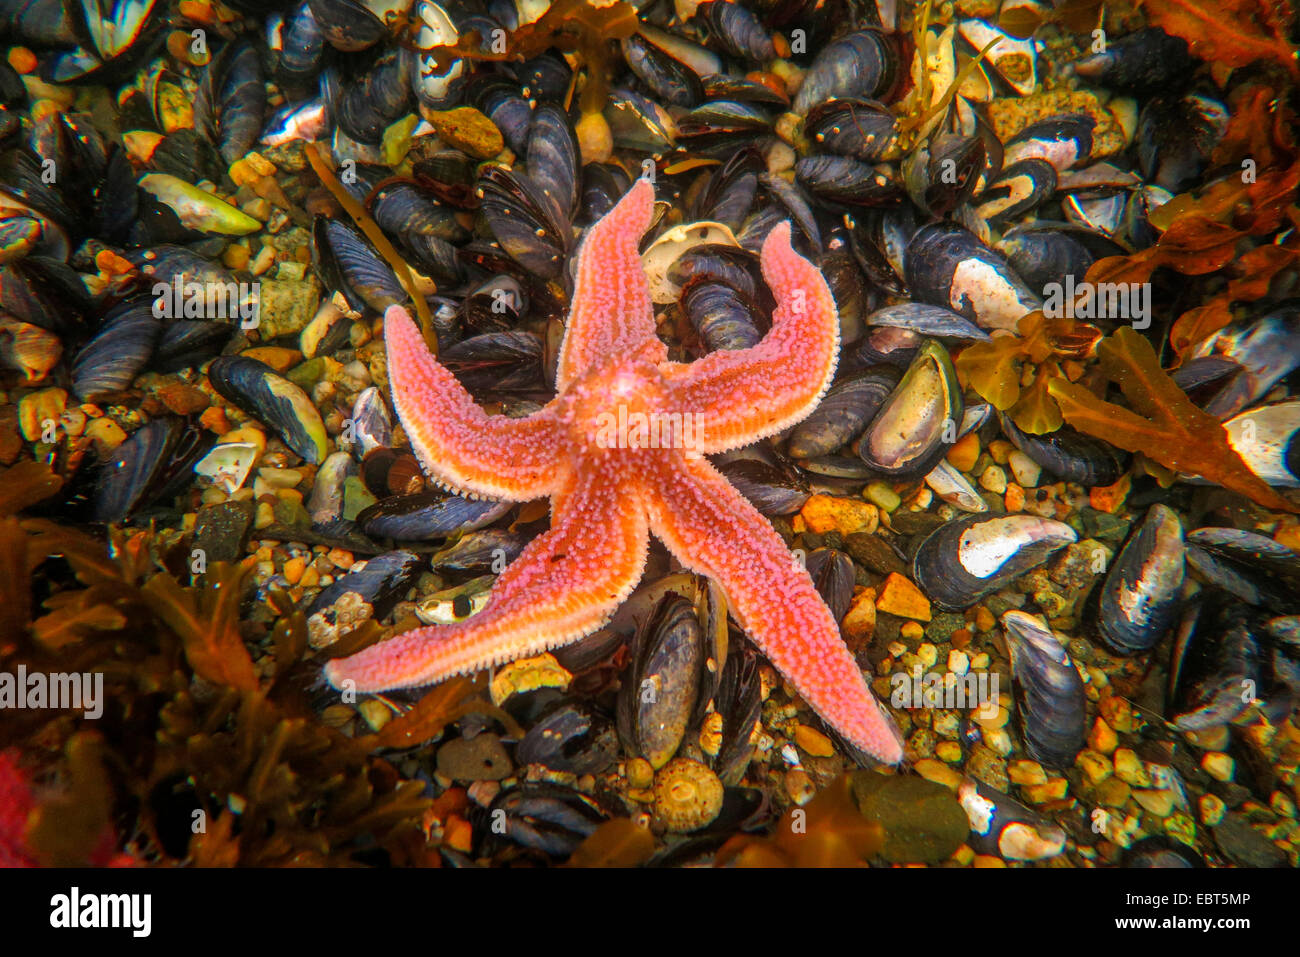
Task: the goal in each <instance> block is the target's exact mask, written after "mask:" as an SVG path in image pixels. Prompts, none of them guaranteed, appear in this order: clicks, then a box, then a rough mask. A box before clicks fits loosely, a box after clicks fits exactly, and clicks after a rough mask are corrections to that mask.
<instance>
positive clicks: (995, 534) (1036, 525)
mask: <svg viewBox="0 0 1300 957" xmlns="http://www.w3.org/2000/svg"><path fill="white" fill-rule="evenodd" d="M1078 540H1079V536H1078V534H1077V533H1076V532H1075V531H1074V529H1072V528H1071V527H1070V526H1069V525H1066V524H1065V523H1064V522H1057V521H1053V520H1052V519H1047V518H1038V517H1037V516H1034V515H1026V514H1017V515H993V516H989V515H969V516H966V517H965V518H959V519H955V520H954V521H951V522H948V523H946V524H944V525H941V526H940V527H939V528H937V529H935V530H934V531H933V532H931V533H930V534H929V535H928V536H926V538H925V539H924V540H923V541H922V542H921V544H920V545H919V546H918V547H917V550H916V555H915V556H914V557H913V559H912V578H913V580H914V581H915V582H916V583H917V585H918V586H920V588H921V590H922V591H924V592H925V593H926V595H928V596H929V598H930V600H931V601H932V602H933V603H934V604H936V605H938V606H939V607H940V608H942V609H944V610H946V611H962V610H963V609H966V608H969V607H970V606H971V605H973V604H975V603H976V602H977V601H979V600H980V599H981V598H983V597H984V596H985V595H990V594H992V593H993V592H995V591H997V590H999V589H1001V588H1004V587H1006V586H1007V585H1008V584H1010V583H1011V582H1012V581H1014V580H1015V579H1016V578H1019V577H1020V576H1021V575H1023V574H1024V573H1025V572H1027V571H1029V570H1031V569H1033V568H1037V567H1038V566H1039V565H1042V564H1043V563H1044V562H1046V561H1047V560H1048V559H1049V558H1050V557H1051V556H1052V555H1053V554H1054V553H1055V552H1057V551H1058V550H1060V549H1062V548H1064V547H1065V546H1066V545H1071V544H1073V543H1074V542H1076V541H1078Z"/></svg>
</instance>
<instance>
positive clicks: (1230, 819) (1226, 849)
mask: <svg viewBox="0 0 1300 957" xmlns="http://www.w3.org/2000/svg"><path fill="white" fill-rule="evenodd" d="M1210 831H1211V833H1212V834H1213V835H1214V841H1215V843H1216V844H1218V845H1219V850H1221V851H1222V852H1223V854H1224V856H1225V857H1227V858H1228V859H1229V860H1230V861H1232V862H1233V863H1234V864H1237V865H1240V866H1241V867H1281V866H1282V865H1284V864H1285V863H1286V852H1285V851H1283V850H1282V849H1281V848H1280V847H1278V846H1277V845H1276V844H1274V843H1273V842H1272V841H1270V840H1268V838H1266V837H1264V835H1263V834H1260V833H1259V831H1257V830H1255V829H1254V828H1253V827H1251V826H1250V824H1249V823H1248V822H1247V820H1246V818H1245V817H1243V816H1242V815H1240V814H1226V815H1224V818H1223V820H1222V821H1220V822H1219V824H1218V826H1216V827H1213V828H1211V829H1210Z"/></svg>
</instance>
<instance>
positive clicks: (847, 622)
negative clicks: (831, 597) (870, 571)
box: [840, 588, 876, 641]
mask: <svg viewBox="0 0 1300 957" xmlns="http://www.w3.org/2000/svg"><path fill="white" fill-rule="evenodd" d="M840 628H841V629H843V631H844V634H845V636H846V637H847V638H849V639H851V640H854V641H861V640H863V639H867V638H870V637H871V636H872V635H873V634H875V631H876V593H875V591H873V590H872V589H870V588H867V589H864V590H863V591H861V592H859V593H858V594H856V595H854V596H853V604H851V605H850V606H849V610H848V613H847V614H845V616H844V620H843V621H841V622H840Z"/></svg>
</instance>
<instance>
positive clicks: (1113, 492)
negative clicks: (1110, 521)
mask: <svg viewBox="0 0 1300 957" xmlns="http://www.w3.org/2000/svg"><path fill="white" fill-rule="evenodd" d="M1132 486H1133V480H1132V479H1131V478H1129V476H1128V475H1127V474H1125V475H1123V476H1121V477H1120V480H1119V481H1118V482H1116V483H1115V484H1114V485H1106V486H1098V487H1097V488H1091V489H1089V490H1088V504H1089V505H1091V506H1092V507H1093V508H1095V509H1096V510H1097V511H1099V512H1109V513H1111V514H1114V513H1115V512H1118V511H1119V510H1120V507H1121V506H1122V505H1123V504H1124V499H1126V498H1128V493H1129V489H1130V488H1131V487H1132Z"/></svg>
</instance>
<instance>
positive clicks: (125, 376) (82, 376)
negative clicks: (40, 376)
mask: <svg viewBox="0 0 1300 957" xmlns="http://www.w3.org/2000/svg"><path fill="white" fill-rule="evenodd" d="M162 328H163V324H162V320H160V319H158V318H157V317H156V316H155V315H154V312H153V301H152V300H135V301H134V302H130V303H124V304H123V305H121V306H118V307H117V308H115V309H114V310H112V311H111V312H110V313H109V314H108V315H107V316H105V317H104V323H103V325H102V326H101V327H100V330H99V332H98V333H96V334H95V337H94V338H93V339H91V340H90V341H89V342H88V343H86V345H85V346H84V347H82V349H81V351H80V352H78V353H77V357H76V358H75V359H74V360H73V362H72V391H73V392H75V393H76V395H77V397H78V398H79V399H81V400H82V401H83V402H94V401H97V400H99V399H103V398H104V397H106V396H109V395H112V394H114V393H116V392H121V391H123V390H124V389H129V388H130V387H131V383H132V382H133V381H135V377H136V376H137V375H138V374H139V373H140V372H141V371H142V370H143V369H144V367H145V366H146V365H148V363H149V359H150V357H151V356H152V355H153V352H154V347H155V346H156V344H157V342H158V337H159V336H160V335H161V334H162Z"/></svg>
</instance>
